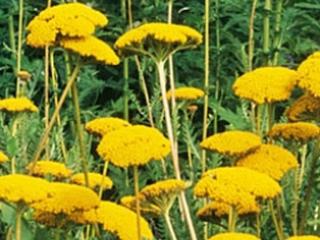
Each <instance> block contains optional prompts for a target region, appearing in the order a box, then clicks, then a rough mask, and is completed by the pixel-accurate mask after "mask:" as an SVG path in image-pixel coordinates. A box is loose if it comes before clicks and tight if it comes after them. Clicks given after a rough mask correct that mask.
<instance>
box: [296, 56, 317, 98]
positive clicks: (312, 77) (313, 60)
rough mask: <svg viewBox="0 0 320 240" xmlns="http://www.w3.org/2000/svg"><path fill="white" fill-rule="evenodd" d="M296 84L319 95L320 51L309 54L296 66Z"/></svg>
mask: <svg viewBox="0 0 320 240" xmlns="http://www.w3.org/2000/svg"><path fill="white" fill-rule="evenodd" d="M298 78H299V80H298V86H299V87H301V88H303V89H305V90H307V91H309V92H310V93H311V94H312V95H314V96H315V97H320V82H319V78H320V52H315V53H313V54H311V55H310V56H309V57H308V58H307V59H306V60H304V61H303V62H302V63H301V64H300V65H299V67H298Z"/></svg>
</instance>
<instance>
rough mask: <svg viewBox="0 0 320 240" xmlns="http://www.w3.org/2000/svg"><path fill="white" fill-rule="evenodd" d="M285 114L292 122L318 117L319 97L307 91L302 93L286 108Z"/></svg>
mask: <svg viewBox="0 0 320 240" xmlns="http://www.w3.org/2000/svg"><path fill="white" fill-rule="evenodd" d="M285 115H286V116H287V118H288V119H289V120H290V121H292V122H297V121H308V120H314V119H318V118H319V117H320V98H318V97H315V96H313V95H311V94H309V93H307V94H304V95H303V96H301V97H300V98H298V99H297V100H296V101H295V102H294V103H293V104H292V106H290V107H289V108H288V109H287V110H286V112H285Z"/></svg>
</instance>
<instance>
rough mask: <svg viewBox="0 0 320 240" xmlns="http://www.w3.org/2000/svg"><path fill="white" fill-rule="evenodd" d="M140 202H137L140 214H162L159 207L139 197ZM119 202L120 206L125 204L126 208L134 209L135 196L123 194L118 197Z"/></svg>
mask: <svg viewBox="0 0 320 240" xmlns="http://www.w3.org/2000/svg"><path fill="white" fill-rule="evenodd" d="M139 200H140V202H139V206H140V211H141V213H142V214H145V215H149V214H150V215H156V216H159V215H161V214H162V211H161V209H160V208H159V207H158V206H156V205H154V204H152V203H150V202H148V201H144V200H143V199H140V198H139ZM120 203H121V205H122V206H125V207H126V208H129V209H131V210H132V211H134V212H135V211H136V197H135V196H124V197H122V198H121V199H120Z"/></svg>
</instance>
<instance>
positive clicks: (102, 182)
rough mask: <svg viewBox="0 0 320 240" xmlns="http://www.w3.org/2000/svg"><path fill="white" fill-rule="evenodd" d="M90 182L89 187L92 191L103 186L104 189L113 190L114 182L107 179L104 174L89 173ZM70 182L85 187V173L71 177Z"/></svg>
mask: <svg viewBox="0 0 320 240" xmlns="http://www.w3.org/2000/svg"><path fill="white" fill-rule="evenodd" d="M88 178H89V179H88V180H89V187H90V188H91V189H97V188H100V187H101V186H102V189H103V190H105V189H110V188H112V185H113V183H112V180H111V179H110V178H109V177H107V176H103V175H102V174H99V173H94V172H89V173H88ZM70 181H71V182H72V183H75V184H78V185H83V186H85V185H86V183H85V176H84V174H83V173H77V174H75V175H73V176H71V178H70Z"/></svg>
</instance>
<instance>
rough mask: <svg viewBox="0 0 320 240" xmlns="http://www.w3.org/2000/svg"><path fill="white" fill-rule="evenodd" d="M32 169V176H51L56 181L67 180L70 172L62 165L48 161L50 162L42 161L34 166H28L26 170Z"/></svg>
mask: <svg viewBox="0 0 320 240" xmlns="http://www.w3.org/2000/svg"><path fill="white" fill-rule="evenodd" d="M32 167H33V169H32V175H34V176H39V177H45V176H52V177H54V178H56V179H62V178H67V177H69V176H70V175H71V170H70V169H68V168H67V167H66V165H64V164H63V163H59V162H55V161H50V160H42V161H37V162H36V163H35V164H34V165H33V164H30V165H28V167H27V169H28V170H30V169H31V168H32Z"/></svg>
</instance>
